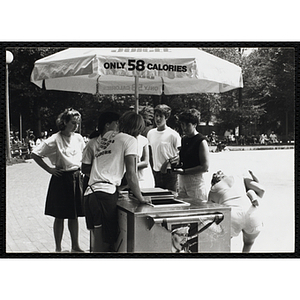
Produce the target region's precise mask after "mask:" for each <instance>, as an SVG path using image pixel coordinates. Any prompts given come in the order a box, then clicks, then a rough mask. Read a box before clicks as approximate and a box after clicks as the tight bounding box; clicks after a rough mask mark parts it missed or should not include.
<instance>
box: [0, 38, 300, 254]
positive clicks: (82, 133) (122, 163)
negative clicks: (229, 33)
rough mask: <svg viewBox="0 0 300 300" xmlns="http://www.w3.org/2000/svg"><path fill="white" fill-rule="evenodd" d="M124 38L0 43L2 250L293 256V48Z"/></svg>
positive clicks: (286, 46) (63, 252)
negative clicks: (1, 47)
mask: <svg viewBox="0 0 300 300" xmlns="http://www.w3.org/2000/svg"><path fill="white" fill-rule="evenodd" d="M123 45H124V46H123ZM136 45H137V46H136V47H128V43H123V44H122V43H117V44H116V45H115V46H114V45H113V46H114V47H110V46H111V45H110V44H109V43H108V44H105V43H103V44H101V43H99V47H96V44H92V45H91V46H90V47H80V46H81V45H80V44H76V45H75V46H72V45H71V46H70V47H61V46H60V47H54V46H49V47H46V46H47V45H46V46H43V47H37V46H34V45H32V44H30V45H29V46H26V45H21V46H14V47H6V48H5V51H6V52H5V54H6V76H7V77H6V83H7V85H6V101H7V102H6V103H7V105H6V108H7V109H6V120H7V121H8V122H7V124H6V125H7V127H6V130H7V132H6V138H7V140H6V245H5V246H6V251H5V252H6V254H7V255H15V254H24V255H32V254H35V255H42V256H43V254H47V255H48V254H51V255H54V256H55V255H65V256H66V255H76V257H78V255H79V257H80V255H89V256H91V255H96V256H99V255H100V256H102V255H109V256H111V257H118V255H121V256H122V257H123V256H124V255H126V254H127V253H130V254H137V255H140V254H145V255H146V256H149V255H150V256H151V255H154V254H155V255H157V254H158V255H159V254H164V255H165V254H171V256H172V257H174V255H176V254H174V253H176V252H177V251H174V249H177V248H178V247H177V248H176V247H175V248H174V238H176V236H177V235H178V232H176V231H175V233H174V228H173V227H174V226H175V225H177V227H178V226H179V225H182V224H189V223H191V228H190V230H189V231H188V232H186V233H185V235H187V236H186V237H187V239H186V240H184V241H183V242H182V243H181V244H180V245H181V246H180V247H181V248H180V249H177V250H179V251H178V252H181V251H182V249H183V248H189V250H188V251H187V253H188V252H190V253H191V252H192V253H198V254H200V256H203V255H204V256H205V255H206V254H226V256H229V257H230V254H245V253H247V254H262V255H264V254H268V253H272V254H276V253H277V254H280V253H290V254H293V253H294V252H295V201H294V200H295V194H294V192H295V182H294V164H295V155H294V154H295V153H294V151H295V149H294V147H295V55H296V50H297V49H296V48H295V46H299V45H294V44H292V43H290V44H288V43H287V44H282V45H280V44H274V45H272V46H262V45H260V46H257V47H254V45H253V46H251V47H249V46H248V47H240V46H239V45H238V44H236V45H234V46H227V47H220V46H219V47H213V46H212V47H211V46H210V47H209V46H207V45H206V44H205V43H204V44H203V46H202V47H201V43H198V44H196V43H195V44H194V45H192V46H190V45H185V44H184V43H182V44H181V45H180V46H181V47H174V45H173V44H172V43H169V45H168V44H161V45H159V44H157V46H154V47H151V45H150V44H149V43H136ZM39 46H42V45H41V44H40V45H39ZM20 199H22V201H20ZM208 223H209V225H207V224H208ZM179 228H180V226H179ZM195 239H196V241H195V242H193V243H192V242H191V241H193V240H195ZM186 243H187V244H186ZM184 244H185V245H184ZM192 244H193V245H194V246H193V250H192V251H191V249H190V246H191V245H192ZM195 245H196V246H195ZM179 255H182V254H179Z"/></svg>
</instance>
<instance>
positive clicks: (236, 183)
mask: <svg viewBox="0 0 300 300" xmlns="http://www.w3.org/2000/svg"><path fill="white" fill-rule="evenodd" d="M208 200H209V201H212V202H215V203H219V204H224V205H228V206H230V207H239V208H242V209H248V208H249V206H251V202H250V200H249V198H248V196H247V194H246V188H245V184H244V178H243V176H229V177H227V179H226V180H225V179H222V180H221V181H219V182H218V183H216V184H215V185H213V186H212V187H211V189H210V192H209V195H208Z"/></svg>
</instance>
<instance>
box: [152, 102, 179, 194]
mask: <svg viewBox="0 0 300 300" xmlns="http://www.w3.org/2000/svg"><path fill="white" fill-rule="evenodd" d="M170 115H171V108H170V107H169V106H167V105H165V104H160V105H157V106H156V107H155V109H154V122H155V124H156V126H157V127H156V128H153V129H151V130H149V132H148V134H147V138H148V140H149V145H150V147H151V150H152V161H153V175H154V180H155V187H160V188H163V189H168V190H171V191H174V192H177V174H176V173H174V172H172V171H171V164H170V159H171V158H174V157H177V156H178V153H179V149H180V145H181V138H180V135H179V133H178V132H177V131H175V130H173V129H172V128H170V127H168V126H167V120H168V119H169V117H170Z"/></svg>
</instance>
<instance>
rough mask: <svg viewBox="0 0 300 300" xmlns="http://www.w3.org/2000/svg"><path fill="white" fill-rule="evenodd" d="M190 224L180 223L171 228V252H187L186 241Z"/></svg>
mask: <svg viewBox="0 0 300 300" xmlns="http://www.w3.org/2000/svg"><path fill="white" fill-rule="evenodd" d="M189 230H190V226H188V225H180V226H179V227H176V228H174V229H173V230H172V253H189V252H190V251H189V250H188V247H187V244H186V243H187V241H188V236H189Z"/></svg>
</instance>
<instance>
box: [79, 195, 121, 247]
mask: <svg viewBox="0 0 300 300" xmlns="http://www.w3.org/2000/svg"><path fill="white" fill-rule="evenodd" d="M117 201H118V192H117V191H116V192H115V193H114V194H108V193H104V192H93V193H91V194H89V195H87V196H84V208H85V221H86V226H87V229H89V230H92V229H95V228H99V227H101V226H102V230H103V241H104V242H105V243H109V244H111V243H114V242H115V241H116V239H117V234H118V212H117Z"/></svg>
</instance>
